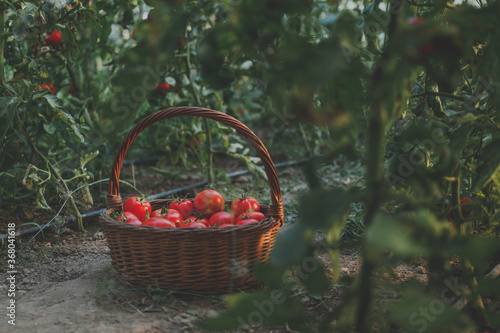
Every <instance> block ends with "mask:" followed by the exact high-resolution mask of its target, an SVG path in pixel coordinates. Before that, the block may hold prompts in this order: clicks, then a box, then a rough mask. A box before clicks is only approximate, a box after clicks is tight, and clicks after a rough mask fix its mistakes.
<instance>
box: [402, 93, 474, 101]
mask: <svg viewBox="0 0 500 333" xmlns="http://www.w3.org/2000/svg"><path fill="white" fill-rule="evenodd" d="M425 96H437V97H446V98H452V99H456V100H459V101H462V102H465V101H466V100H467V99H468V97H463V96H457V95H454V94H450V93H444V92H439V91H424V92H423V93H420V94H415V95H411V96H410V98H418V97H425Z"/></svg>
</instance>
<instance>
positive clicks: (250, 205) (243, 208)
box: [231, 196, 260, 216]
mask: <svg viewBox="0 0 500 333" xmlns="http://www.w3.org/2000/svg"><path fill="white" fill-rule="evenodd" d="M259 210H260V204H259V202H258V201H257V199H255V198H254V197H251V196H247V197H244V198H241V199H240V198H238V199H236V200H234V201H233V202H232V203H231V213H233V214H234V216H238V215H241V214H243V213H252V212H258V211H259Z"/></svg>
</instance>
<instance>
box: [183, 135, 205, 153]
mask: <svg viewBox="0 0 500 333" xmlns="http://www.w3.org/2000/svg"><path fill="white" fill-rule="evenodd" d="M200 146H201V140H200V138H194V139H193V138H190V139H189V140H188V142H186V143H185V144H184V147H186V148H187V149H189V150H195V148H199V147H200Z"/></svg>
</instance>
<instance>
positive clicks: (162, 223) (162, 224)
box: [142, 217, 175, 228]
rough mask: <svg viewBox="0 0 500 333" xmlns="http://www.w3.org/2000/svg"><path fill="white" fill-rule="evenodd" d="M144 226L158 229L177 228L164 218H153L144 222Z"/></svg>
mask: <svg viewBox="0 0 500 333" xmlns="http://www.w3.org/2000/svg"><path fill="white" fill-rule="evenodd" d="M142 225H145V226H148V227H158V228H175V223H174V222H172V221H169V220H167V219H164V218H163V217H151V218H149V219H147V220H146V221H144V223H143V224H142Z"/></svg>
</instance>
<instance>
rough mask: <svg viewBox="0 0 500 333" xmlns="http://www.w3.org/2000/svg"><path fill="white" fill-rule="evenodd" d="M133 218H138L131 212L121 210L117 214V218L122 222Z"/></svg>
mask: <svg viewBox="0 0 500 333" xmlns="http://www.w3.org/2000/svg"><path fill="white" fill-rule="evenodd" d="M133 219H136V220H138V218H137V216H135V215H134V214H132V213H131V212H123V213H121V214H120V216H118V220H120V221H122V222H127V221H128V220H133Z"/></svg>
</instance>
